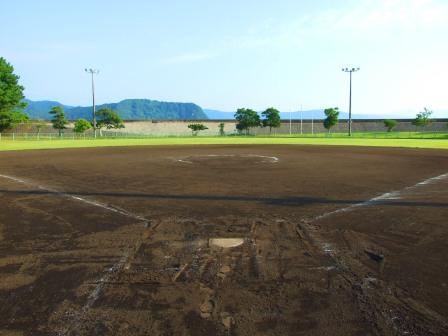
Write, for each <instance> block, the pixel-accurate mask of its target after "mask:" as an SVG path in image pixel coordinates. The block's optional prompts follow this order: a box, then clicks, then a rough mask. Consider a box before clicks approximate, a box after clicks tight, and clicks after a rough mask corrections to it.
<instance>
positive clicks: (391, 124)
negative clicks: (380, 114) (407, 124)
mask: <svg viewBox="0 0 448 336" xmlns="http://www.w3.org/2000/svg"><path fill="white" fill-rule="evenodd" d="M397 125H398V122H397V121H396V120H393V119H386V120H384V127H386V128H387V131H388V132H392V130H393V129H394V128H395V127H397Z"/></svg>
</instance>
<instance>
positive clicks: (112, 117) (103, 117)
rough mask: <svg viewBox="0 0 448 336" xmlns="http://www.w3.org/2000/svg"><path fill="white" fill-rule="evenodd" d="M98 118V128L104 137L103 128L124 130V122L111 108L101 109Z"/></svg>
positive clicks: (97, 113) (97, 114)
mask: <svg viewBox="0 0 448 336" xmlns="http://www.w3.org/2000/svg"><path fill="white" fill-rule="evenodd" d="M96 117H97V122H96V127H97V128H98V129H99V130H100V135H102V134H101V129H102V128H103V127H106V128H107V129H112V128H115V129H118V128H124V124H123V120H122V119H121V118H120V116H119V115H118V114H117V113H116V112H114V111H112V110H111V109H110V108H102V109H99V110H98V111H97V112H96Z"/></svg>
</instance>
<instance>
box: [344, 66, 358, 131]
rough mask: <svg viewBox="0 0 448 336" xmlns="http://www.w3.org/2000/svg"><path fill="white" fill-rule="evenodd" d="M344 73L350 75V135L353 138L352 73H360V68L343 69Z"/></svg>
mask: <svg viewBox="0 0 448 336" xmlns="http://www.w3.org/2000/svg"><path fill="white" fill-rule="evenodd" d="M342 71H344V72H349V73H350V94H349V103H348V135H349V136H352V73H353V72H356V71H359V68H351V69H349V68H342Z"/></svg>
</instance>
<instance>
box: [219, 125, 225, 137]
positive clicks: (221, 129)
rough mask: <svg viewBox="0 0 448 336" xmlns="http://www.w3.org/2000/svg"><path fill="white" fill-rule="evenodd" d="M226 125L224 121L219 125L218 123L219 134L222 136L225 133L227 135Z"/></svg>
mask: <svg viewBox="0 0 448 336" xmlns="http://www.w3.org/2000/svg"><path fill="white" fill-rule="evenodd" d="M224 126H225V124H224V123H223V122H222V123H219V125H218V128H219V135H220V136H224V135H226V132H224Z"/></svg>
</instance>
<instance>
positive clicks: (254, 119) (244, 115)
mask: <svg viewBox="0 0 448 336" xmlns="http://www.w3.org/2000/svg"><path fill="white" fill-rule="evenodd" d="M235 119H236V121H237V124H236V129H237V130H238V131H239V132H242V131H246V135H247V134H249V130H250V128H252V127H258V126H260V125H261V121H260V116H259V115H258V113H257V112H256V111H254V110H251V109H246V108H239V109H238V110H237V111H236V113H235Z"/></svg>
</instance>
